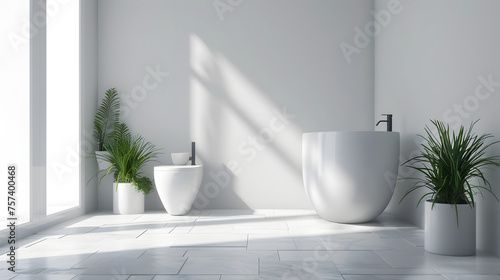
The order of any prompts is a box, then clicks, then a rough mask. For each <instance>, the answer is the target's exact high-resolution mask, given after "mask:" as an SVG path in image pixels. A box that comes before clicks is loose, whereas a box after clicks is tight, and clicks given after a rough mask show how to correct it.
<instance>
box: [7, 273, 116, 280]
mask: <svg viewBox="0 0 500 280" xmlns="http://www.w3.org/2000/svg"><path fill="white" fill-rule="evenodd" d="M74 277H75V275H39V274H21V275H18V276H17V277H15V278H13V279H16V280H71V279H73V278H74ZM108 279H109V278H108Z"/></svg>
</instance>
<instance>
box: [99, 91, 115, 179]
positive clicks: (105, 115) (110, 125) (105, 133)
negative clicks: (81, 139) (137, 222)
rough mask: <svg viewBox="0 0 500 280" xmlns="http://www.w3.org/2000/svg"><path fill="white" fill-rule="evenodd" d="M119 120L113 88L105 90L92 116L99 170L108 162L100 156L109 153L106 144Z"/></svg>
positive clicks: (105, 167) (108, 143) (105, 168)
mask: <svg viewBox="0 0 500 280" xmlns="http://www.w3.org/2000/svg"><path fill="white" fill-rule="evenodd" d="M119 121H120V100H119V97H118V92H117V90H116V89H115V88H110V89H108V90H107V91H106V93H105V95H104V98H103V99H102V101H101V105H99V108H98V109H97V112H96V114H95V117H94V139H95V141H96V144H97V150H96V151H95V156H96V158H97V164H98V166H99V170H107V169H108V168H109V163H108V162H106V161H104V160H102V156H99V155H109V153H108V152H107V151H106V145H110V143H111V142H112V140H113V137H112V134H113V132H114V131H115V129H116V127H117V126H118V124H119Z"/></svg>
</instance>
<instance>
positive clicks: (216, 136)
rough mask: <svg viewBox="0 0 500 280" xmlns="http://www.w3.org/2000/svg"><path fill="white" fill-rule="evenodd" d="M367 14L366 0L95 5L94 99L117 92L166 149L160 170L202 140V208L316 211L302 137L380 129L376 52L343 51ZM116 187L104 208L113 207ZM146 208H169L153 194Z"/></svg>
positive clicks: (129, 113)
mask: <svg viewBox="0 0 500 280" xmlns="http://www.w3.org/2000/svg"><path fill="white" fill-rule="evenodd" d="M213 3H225V4H226V6H219V7H218V8H219V9H222V10H219V12H217V10H216V8H214V4H213ZM228 3H232V4H233V6H228V5H229V4H228ZM224 9H226V10H224ZM372 9H373V1H368V0H366V1H364V0H363V1H331V0H314V1H303V0H293V1H291V0H274V1H259V0H252V1H229V2H228V1H224V0H223V1H219V2H216V1H199V0H196V1H186V0H169V1H166V0H145V1H138V0H100V1H98V13H99V17H98V28H99V37H98V53H99V67H98V69H99V86H98V89H99V97H100V98H102V96H103V94H104V91H105V90H106V89H108V88H110V87H116V88H117V89H118V91H119V92H120V94H121V95H122V108H123V109H124V111H125V114H126V116H125V118H124V121H125V122H126V123H127V124H128V125H129V126H130V127H131V129H132V131H133V132H134V133H140V134H141V135H143V136H144V137H145V138H146V139H147V140H148V141H150V142H152V143H154V144H156V145H157V146H158V147H161V148H163V149H164V150H163V153H164V154H163V155H162V156H161V157H160V159H159V161H160V163H156V165H158V164H171V160H170V153H171V152H181V151H189V148H190V142H191V141H196V143H197V147H198V149H197V152H198V157H199V161H200V162H203V164H204V169H205V174H204V179H203V182H202V187H201V191H200V195H199V197H198V199H197V201H196V203H195V206H196V207H197V208H249V207H250V208H310V205H309V202H308V200H307V198H306V195H305V192H304V191H303V186H302V174H301V137H302V133H303V132H307V131H328V130H372V129H373V122H374V118H373V116H374V111H373V102H374V99H373V98H374V97H373V62H374V58H373V43H372V42H368V43H367V44H366V46H363V48H361V49H360V50H359V51H358V52H356V53H355V54H351V55H350V58H351V62H350V63H348V62H347V60H346V58H345V56H344V54H343V52H342V51H341V49H340V48H339V45H340V44H341V42H347V43H350V44H352V43H353V40H354V38H355V34H356V33H355V31H354V28H355V27H357V26H359V27H363V26H365V24H366V23H367V22H370V20H371V19H372V17H371V15H370V13H369V11H370V10H372ZM221 11H222V12H221ZM155 72H156V74H154V73H155ZM167 72H168V75H167ZM285 115H288V118H286V117H285ZM291 115H293V116H291ZM152 170H153V169H152V166H150V167H149V168H148V171H149V172H150V174H151V176H152ZM109 184H110V179H105V180H103V182H102V184H101V186H100V187H99V193H98V196H99V208H101V209H111V205H112V203H111V187H110V186H109ZM146 203H147V209H162V206H161V204H160V202H159V199H158V197H157V195H156V194H153V195H150V196H149V197H148V198H147V201H146Z"/></svg>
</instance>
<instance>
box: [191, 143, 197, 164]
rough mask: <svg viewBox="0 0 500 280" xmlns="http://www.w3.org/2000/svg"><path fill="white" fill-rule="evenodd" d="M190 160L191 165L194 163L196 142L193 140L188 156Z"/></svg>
mask: <svg viewBox="0 0 500 280" xmlns="http://www.w3.org/2000/svg"><path fill="white" fill-rule="evenodd" d="M189 160H191V165H196V144H195V142H191V157H190V158H189Z"/></svg>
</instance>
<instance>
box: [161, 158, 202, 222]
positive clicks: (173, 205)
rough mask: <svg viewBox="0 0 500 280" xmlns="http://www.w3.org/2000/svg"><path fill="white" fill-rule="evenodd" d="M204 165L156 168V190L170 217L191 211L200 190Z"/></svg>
mask: <svg viewBox="0 0 500 280" xmlns="http://www.w3.org/2000/svg"><path fill="white" fill-rule="evenodd" d="M202 177H203V165H163V166H155V167H154V179H155V185H156V190H157V191H158V195H159V196H160V200H161V203H162V204H163V207H165V210H167V212H168V213H169V214H170V215H184V214H186V213H188V212H189V210H191V206H192V205H193V202H194V199H195V198H196V195H197V194H198V190H199V189H200V185H201V179H202Z"/></svg>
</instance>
